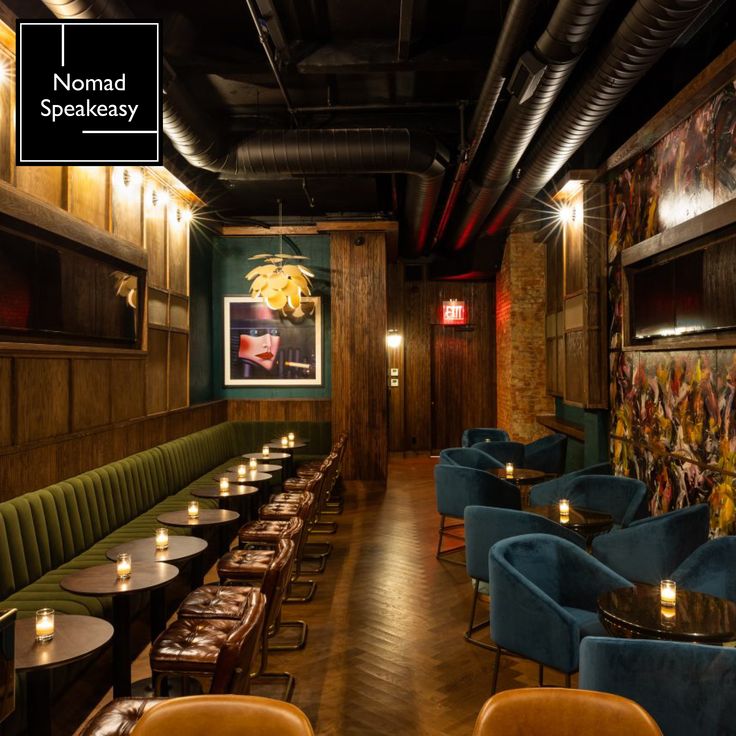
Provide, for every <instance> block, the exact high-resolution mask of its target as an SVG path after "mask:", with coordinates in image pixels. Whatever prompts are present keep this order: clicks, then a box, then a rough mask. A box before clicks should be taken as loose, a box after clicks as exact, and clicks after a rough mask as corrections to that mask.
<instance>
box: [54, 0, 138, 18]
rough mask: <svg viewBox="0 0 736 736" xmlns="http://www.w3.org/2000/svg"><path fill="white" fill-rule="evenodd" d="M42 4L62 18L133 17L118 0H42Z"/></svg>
mask: <svg viewBox="0 0 736 736" xmlns="http://www.w3.org/2000/svg"><path fill="white" fill-rule="evenodd" d="M43 4H44V5H45V6H46V7H47V8H48V9H49V10H50V11H51V12H52V13H53V14H54V15H55V16H56V17H57V18H61V19H62V20H98V19H99V18H132V17H133V15H132V13H131V12H130V10H129V9H128V7H127V6H126V5H125V3H123V2H121V1H120V0H43Z"/></svg>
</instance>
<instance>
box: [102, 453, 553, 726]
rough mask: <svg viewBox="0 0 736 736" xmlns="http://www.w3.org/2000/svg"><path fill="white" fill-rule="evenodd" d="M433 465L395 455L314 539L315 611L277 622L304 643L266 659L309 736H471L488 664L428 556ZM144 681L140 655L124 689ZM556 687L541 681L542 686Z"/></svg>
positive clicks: (433, 521) (522, 667)
mask: <svg viewBox="0 0 736 736" xmlns="http://www.w3.org/2000/svg"><path fill="white" fill-rule="evenodd" d="M434 462H435V461H434V460H431V459H430V458H426V457H409V458H402V457H400V456H395V457H392V459H391V463H390V468H389V481H388V486H387V488H386V489H384V488H382V487H380V486H379V485H378V484H368V483H357V482H355V483H348V484H347V486H348V487H347V490H346V506H345V512H344V513H343V514H342V515H341V516H337V517H331V518H335V519H336V520H337V521H338V524H339V530H338V532H337V534H336V535H334V536H331V537H320V539H330V540H331V541H332V542H333V544H334V552H333V554H332V556H331V557H330V560H329V563H328V566H327V570H326V572H325V573H324V574H322V575H317V576H315V579H316V580H317V581H318V590H317V593H316V595H315V598H314V600H313V601H312V602H310V603H306V604H293V605H287V606H285V608H284V619H285V620H289V619H304V620H306V621H307V622H308V624H309V639H308V642H307V646H306V648H305V649H304V650H302V651H298V652H279V653H275V654H273V655H272V657H271V663H270V669H272V670H288V671H290V672H292V673H293V674H294V675H295V676H296V678H297V685H296V691H295V694H294V699H293V702H294V703H295V704H296V705H298V706H299V707H301V708H302V709H303V710H304V711H305V712H306V713H307V715H308V716H309V718H310V719H311V721H312V723H313V725H314V729H315V732H316V734H317V735H318V736H338V735H339V736H369V735H371V734H386V733H389V734H402V735H404V734H405V735H406V736H410V735H411V736H414V735H416V736H419V735H421V736H470V734H471V733H472V730H473V723H474V721H475V717H476V715H477V713H478V711H479V710H480V707H481V706H482V704H483V702H484V701H485V700H486V698H487V697H488V696H489V693H490V677H491V660H492V653H491V652H488V651H486V650H482V649H479V648H477V647H473V646H471V645H469V644H468V643H467V642H465V641H464V639H463V631H464V630H465V626H466V619H467V615H468V612H469V606H470V599H471V586H470V583H469V581H468V578H467V576H466V574H465V568H464V567H462V566H459V565H452V564H450V563H448V562H438V561H437V560H436V559H435V557H434V550H435V545H436V540H437V525H438V516H437V513H436V511H435V503H434V483H433V476H432V468H433V467H434ZM460 559H462V557H460ZM210 577H211V576H208V580H209V579H210ZM481 612H482V613H483V614H485V612H486V608H485V606H484V607H483V608H482V609H481ZM501 667H502V669H501V677H500V681H499V689H507V688H511V687H523V686H529V685H536V677H537V670H536V666H535V665H533V664H531V663H530V662H525V661H523V660H519V659H513V658H510V657H504V658H503V659H502V665H501ZM147 674H149V673H148V662H147V650H146V651H144V652H143V653H142V654H141V656H140V657H139V658H138V660H136V663H135V666H134V679H136V678H139V677H144V676H146V675H147ZM562 682H563V678H562V676H561V675H558V674H557V673H554V672H549V671H547V672H546V673H545V684H559V685H561V684H562ZM254 692H255V694H264V695H267V694H270V693H268V692H266V691H263V690H260V689H256V690H255V691H254ZM109 698H110V694H109V693H108V695H107V696H106V697H105V698H104V699H103V701H101V702H106V701H107V700H108V699H109Z"/></svg>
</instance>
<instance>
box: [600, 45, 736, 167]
mask: <svg viewBox="0 0 736 736" xmlns="http://www.w3.org/2000/svg"><path fill="white" fill-rule="evenodd" d="M735 76H736V42H734V43H732V44H731V45H730V46H729V47H728V48H727V49H726V50H725V51H724V52H723V53H722V54H721V55H720V56H719V57H718V58H717V59H715V61H713V62H712V63H711V64H710V65H708V66H707V67H706V68H705V69H704V70H703V71H702V72H701V73H700V74H698V76H697V77H695V78H694V79H693V80H692V81H691V82H690V83H689V84H688V85H687V86H686V87H684V88H683V89H682V90H681V91H680V92H679V93H678V94H677V95H675V97H673V98H672V99H671V100H670V101H669V102H668V103H667V104H666V105H665V106H664V107H663V108H662V109H661V110H660V111H659V112H658V113H657V114H656V115H655V116H654V117H653V118H652V119H651V120H649V121H648V122H647V123H646V124H645V125H644V126H643V127H642V128H641V129H640V130H639V131H638V132H636V133H634V135H633V136H631V138H629V140H627V141H626V142H625V143H624V144H623V145H622V146H621V147H620V148H619V149H618V150H617V151H616V152H615V153H613V154H612V155H611V156H609V158H608V160H607V161H606V162H605V163H604V164H603V165H602V167H601V170H600V172H599V173H605V172H607V171H610V170H611V169H615V168H617V167H618V166H620V165H621V164H624V163H626V162H627V161H629V160H631V159H633V158H634V157H636V156H638V155H639V154H641V153H643V152H644V151H646V150H648V149H649V148H651V147H652V146H653V145H654V144H655V143H656V142H657V141H658V140H659V139H660V138H662V137H663V136H665V135H666V134H667V133H669V132H670V131H671V130H672V129H673V128H675V127H676V126H677V125H678V124H679V123H681V122H682V121H683V120H685V118H687V117H688V116H689V115H691V114H692V113H693V112H695V110H697V109H698V108H699V107H700V106H701V105H702V104H703V103H704V102H706V101H707V100H708V99H709V98H710V97H712V96H713V95H714V94H715V93H716V92H718V90H720V89H721V88H722V87H723V86H725V85H726V84H728V83H729V82H730V81H732V80H733V78H734V77H735Z"/></svg>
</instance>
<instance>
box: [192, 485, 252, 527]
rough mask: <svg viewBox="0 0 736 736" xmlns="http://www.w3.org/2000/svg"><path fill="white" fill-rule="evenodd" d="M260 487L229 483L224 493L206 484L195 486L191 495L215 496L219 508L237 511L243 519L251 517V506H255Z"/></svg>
mask: <svg viewBox="0 0 736 736" xmlns="http://www.w3.org/2000/svg"><path fill="white" fill-rule="evenodd" d="M260 490H261V489H260V488H258V487H257V486H241V485H240V484H238V483H235V484H231V485H230V487H229V488H228V489H227V491H226V492H225V493H223V492H222V491H221V490H220V488H219V487H215V486H208V487H207V488H196V489H195V490H193V491H192V496H197V497H198V498H215V499H217V501H218V502H219V504H220V508H221V509H231V510H233V511H237V512H238V513H240V515H241V516H242V517H243V519H247V520H250V519H252V518H253V506H254V505H255V506H256V507H257V499H258V494H259V493H260Z"/></svg>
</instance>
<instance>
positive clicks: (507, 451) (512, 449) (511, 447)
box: [473, 440, 524, 468]
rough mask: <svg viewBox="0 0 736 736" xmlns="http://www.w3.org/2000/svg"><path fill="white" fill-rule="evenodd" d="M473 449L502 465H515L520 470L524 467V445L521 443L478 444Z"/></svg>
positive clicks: (485, 442)
mask: <svg viewBox="0 0 736 736" xmlns="http://www.w3.org/2000/svg"><path fill="white" fill-rule="evenodd" d="M473 448H474V449H476V450H480V451H481V452H485V453H486V454H487V455H490V456H491V457H492V458H495V459H496V460H498V461H499V462H500V463H502V464H503V465H505V464H506V463H513V464H514V465H518V466H519V467H520V468H523V467H524V445H523V444H522V443H521V442H511V441H510V440H508V441H498V442H487V441H484V442H476V443H475V444H474V445H473Z"/></svg>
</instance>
